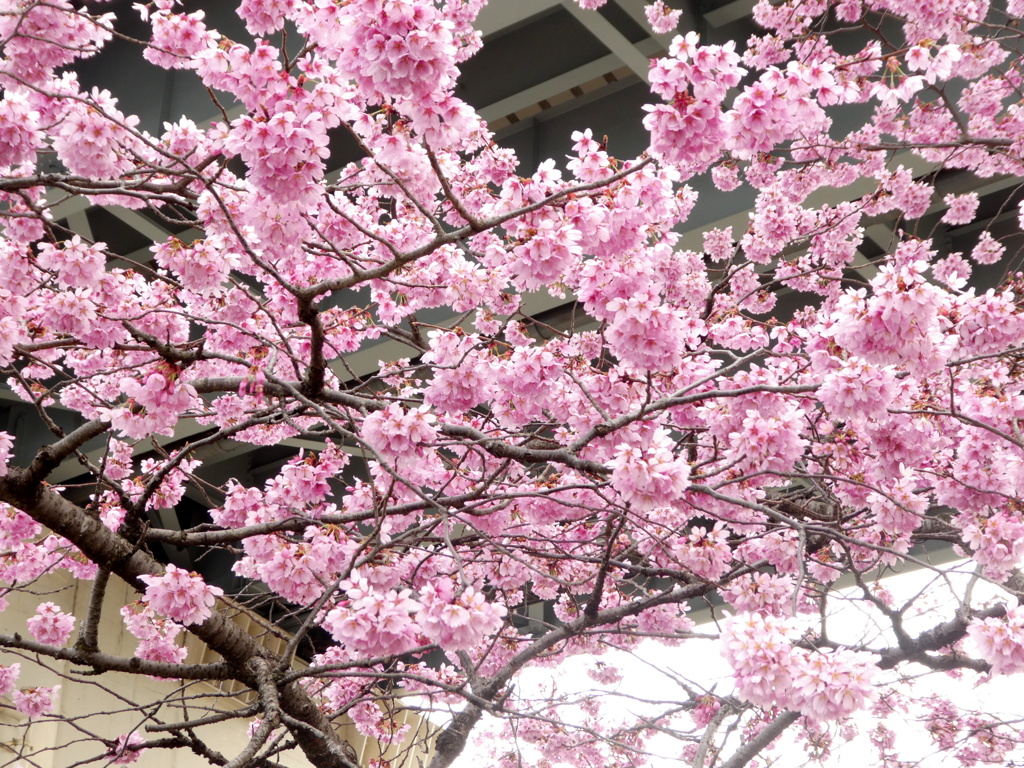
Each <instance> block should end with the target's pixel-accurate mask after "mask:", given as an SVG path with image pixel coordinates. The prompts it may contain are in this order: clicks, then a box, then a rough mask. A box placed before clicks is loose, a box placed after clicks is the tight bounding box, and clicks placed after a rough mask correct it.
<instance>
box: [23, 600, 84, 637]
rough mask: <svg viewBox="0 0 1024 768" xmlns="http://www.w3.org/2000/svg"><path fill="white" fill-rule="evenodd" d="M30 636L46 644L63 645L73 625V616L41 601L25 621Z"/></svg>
mask: <svg viewBox="0 0 1024 768" xmlns="http://www.w3.org/2000/svg"><path fill="white" fill-rule="evenodd" d="M26 623H27V624H28V631H29V632H30V633H31V635H32V637H34V638H35V639H36V640H38V641H39V642H40V643H46V644H47V645H55V646H59V645H64V643H66V642H67V641H68V637H69V636H70V635H71V630H72V629H74V627H75V617H74V616H70V615H68V614H66V613H63V612H62V611H61V610H60V608H58V607H57V606H56V605H54V604H53V603H43V604H41V605H40V606H39V607H38V608H36V615H35V616H33V617H32V618H31V619H29V620H28V622H26Z"/></svg>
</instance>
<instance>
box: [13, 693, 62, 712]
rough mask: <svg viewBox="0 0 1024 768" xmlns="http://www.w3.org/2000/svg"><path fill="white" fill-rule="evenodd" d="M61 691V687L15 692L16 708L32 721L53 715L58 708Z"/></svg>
mask: <svg viewBox="0 0 1024 768" xmlns="http://www.w3.org/2000/svg"><path fill="white" fill-rule="evenodd" d="M60 689H61V686H59V685H55V686H52V687H49V688H43V687H39V688H22V689H21V690H20V691H15V692H14V708H15V709H17V710H18V711H19V712H21V713H22V714H23V715H27V716H28V718H29V719H30V720H35V719H38V718H40V717H42V716H43V715H50V714H53V713H54V712H55V711H56V708H57V694H58V693H59V692H60Z"/></svg>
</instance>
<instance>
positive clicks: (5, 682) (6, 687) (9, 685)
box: [0, 664, 21, 698]
mask: <svg viewBox="0 0 1024 768" xmlns="http://www.w3.org/2000/svg"><path fill="white" fill-rule="evenodd" d="M20 673H21V664H11V666H9V667H4V666H0V698H3V697H4V696H6V695H7V694H9V693H10V692H11V691H13V690H14V684H15V683H16V682H18V675H19V674H20Z"/></svg>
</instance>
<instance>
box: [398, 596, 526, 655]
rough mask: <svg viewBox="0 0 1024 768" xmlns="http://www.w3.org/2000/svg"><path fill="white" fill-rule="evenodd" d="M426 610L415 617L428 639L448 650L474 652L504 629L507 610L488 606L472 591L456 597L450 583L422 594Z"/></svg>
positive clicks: (493, 604) (421, 597) (423, 608)
mask: <svg viewBox="0 0 1024 768" xmlns="http://www.w3.org/2000/svg"><path fill="white" fill-rule="evenodd" d="M420 603H421V604H422V605H423V607H422V608H421V609H420V611H419V612H418V613H417V614H416V621H417V622H418V623H419V625H420V627H421V628H422V630H423V634H424V635H426V637H427V638H428V639H429V640H431V641H433V642H435V643H437V644H438V645H439V646H440V647H441V648H443V649H445V650H452V651H461V650H466V649H469V648H472V647H474V646H476V645H478V644H479V643H481V642H482V641H483V640H484V639H485V638H487V637H488V636H490V635H493V634H495V633H496V632H497V631H498V630H499V629H501V620H502V619H503V618H504V616H505V613H506V611H505V606H503V605H500V604H498V603H488V602H487V601H486V600H485V599H484V596H483V595H482V594H480V593H479V592H477V591H476V590H475V589H473V587H466V588H465V589H464V590H463V591H462V592H461V593H460V594H459V595H457V596H456V595H455V594H454V585H453V584H452V582H451V580H450V579H442V580H441V581H439V582H438V583H437V584H428V585H426V586H425V587H424V588H423V589H421V590H420Z"/></svg>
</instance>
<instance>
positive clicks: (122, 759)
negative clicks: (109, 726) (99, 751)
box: [107, 732, 146, 765]
mask: <svg viewBox="0 0 1024 768" xmlns="http://www.w3.org/2000/svg"><path fill="white" fill-rule="evenodd" d="M145 743H146V742H145V739H143V738H142V737H141V736H139V734H137V733H135V732H132V733H122V734H121V735H120V736H118V737H117V743H116V744H115V745H114V747H113V748H112V749H111V750H110V752H108V753H107V757H108V758H109V759H110V761H111V762H112V763H113V764H114V765H131V764H132V763H134V762H135V761H136V760H138V759H139V758H140V757H141V756H142V753H143V752H145V751H146V750H145V749H144V748H143V749H140V748H139V745H140V744H145Z"/></svg>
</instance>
